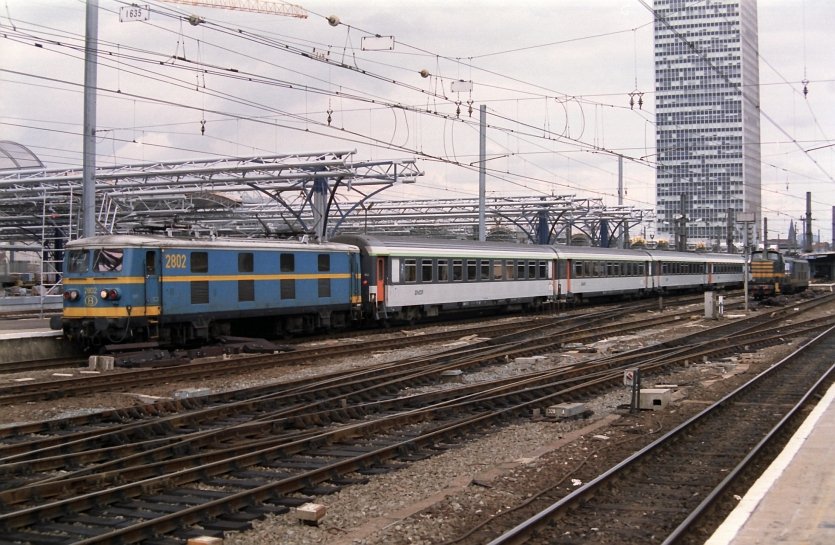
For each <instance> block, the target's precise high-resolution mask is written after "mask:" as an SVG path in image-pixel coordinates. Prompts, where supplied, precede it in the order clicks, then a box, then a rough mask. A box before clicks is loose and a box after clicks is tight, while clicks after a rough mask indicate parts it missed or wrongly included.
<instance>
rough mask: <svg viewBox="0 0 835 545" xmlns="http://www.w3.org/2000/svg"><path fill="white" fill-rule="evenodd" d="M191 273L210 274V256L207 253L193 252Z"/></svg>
mask: <svg viewBox="0 0 835 545" xmlns="http://www.w3.org/2000/svg"><path fill="white" fill-rule="evenodd" d="M191 272H193V273H205V272H209V254H208V253H206V252H192V253H191Z"/></svg>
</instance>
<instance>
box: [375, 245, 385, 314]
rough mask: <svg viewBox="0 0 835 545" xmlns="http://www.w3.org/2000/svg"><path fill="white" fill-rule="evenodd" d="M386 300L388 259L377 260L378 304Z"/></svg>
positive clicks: (380, 258) (379, 258)
mask: <svg viewBox="0 0 835 545" xmlns="http://www.w3.org/2000/svg"><path fill="white" fill-rule="evenodd" d="M385 299H386V258H385V257H378V258H377V303H378V304H381V303H382V302H383V301H385Z"/></svg>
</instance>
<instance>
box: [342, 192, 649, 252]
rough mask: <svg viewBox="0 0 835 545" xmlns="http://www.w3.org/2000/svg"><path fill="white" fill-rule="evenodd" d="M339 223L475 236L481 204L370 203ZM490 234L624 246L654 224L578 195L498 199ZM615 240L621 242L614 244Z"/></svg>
mask: <svg viewBox="0 0 835 545" xmlns="http://www.w3.org/2000/svg"><path fill="white" fill-rule="evenodd" d="M359 208H360V209H359V210H354V213H353V214H350V215H346V216H344V217H343V219H342V220H341V221H339V222H338V224H337V226H336V227H337V229H338V230H339V231H342V232H369V231H373V232H385V233H392V232H394V233H398V232H400V233H403V234H409V233H414V232H426V233H434V234H438V233H441V232H444V231H445V232H447V233H457V234H464V235H466V234H470V235H471V236H472V235H473V234H475V233H476V230H477V228H478V224H479V202H478V199H449V200H419V201H376V202H374V201H371V202H363V203H360V205H359ZM485 216H486V219H487V223H488V231H492V232H493V233H520V234H523V235H524V237H525V238H526V239H527V242H531V243H536V244H556V243H562V244H576V243H581V244H590V245H594V246H601V245H602V246H614V245H616V244H617V245H618V246H622V245H623V244H625V243H628V240H629V232H630V230H633V231H634V230H635V229H636V228H638V227H640V226H642V225H643V224H645V222H648V221H651V220H652V219H653V218H654V212H653V211H652V210H642V209H637V208H633V207H629V206H607V205H606V204H604V203H603V201H602V200H600V199H588V198H581V197H577V196H575V195H560V196H549V197H499V198H488V199H486V202H485ZM616 241H618V242H617V243H616Z"/></svg>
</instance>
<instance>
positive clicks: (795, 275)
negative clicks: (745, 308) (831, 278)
mask: <svg viewBox="0 0 835 545" xmlns="http://www.w3.org/2000/svg"><path fill="white" fill-rule="evenodd" d="M808 287H809V262H808V261H806V260H805V259H799V258H793V257H789V256H786V255H783V254H781V253H780V252H778V251H776V250H756V251H754V252H752V253H751V280H750V283H749V285H748V291H749V293H750V294H751V295H752V296H753V297H754V298H755V299H765V298H766V297H771V296H773V295H780V294H791V293H798V292H801V291H803V290H805V289H806V288H808Z"/></svg>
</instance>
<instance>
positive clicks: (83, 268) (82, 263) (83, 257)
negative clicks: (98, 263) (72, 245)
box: [67, 250, 90, 273]
mask: <svg viewBox="0 0 835 545" xmlns="http://www.w3.org/2000/svg"><path fill="white" fill-rule="evenodd" d="M89 256H90V252H88V251H87V250H70V256H69V259H68V260H67V272H71V273H84V272H87V268H88V267H89V266H90V264H89V261H88V260H87V258H88V257H89Z"/></svg>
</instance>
